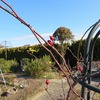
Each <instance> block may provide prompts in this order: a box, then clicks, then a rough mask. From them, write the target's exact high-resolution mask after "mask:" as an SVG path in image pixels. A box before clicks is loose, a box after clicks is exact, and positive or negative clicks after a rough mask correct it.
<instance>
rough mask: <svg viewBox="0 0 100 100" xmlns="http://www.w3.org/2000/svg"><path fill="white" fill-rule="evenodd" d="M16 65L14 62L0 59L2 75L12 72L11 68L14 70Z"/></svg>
mask: <svg viewBox="0 0 100 100" xmlns="http://www.w3.org/2000/svg"><path fill="white" fill-rule="evenodd" d="M17 66H18V63H17V62H16V61H15V60H5V59H0V68H1V69H2V71H3V73H9V72H13V70H12V69H13V68H16V67H17Z"/></svg>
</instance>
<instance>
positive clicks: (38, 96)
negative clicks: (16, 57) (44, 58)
mask: <svg viewBox="0 0 100 100" xmlns="http://www.w3.org/2000/svg"><path fill="white" fill-rule="evenodd" d="M95 65H96V69H97V68H98V69H99V68H100V62H99V64H98V63H96V64H95ZM98 66H99V67H98ZM94 69H95V68H94ZM7 76H8V75H7ZM62 80H63V83H62ZM62 80H61V79H50V80H49V81H50V82H49V85H48V86H47V85H46V84H45V79H33V78H30V77H25V76H22V75H20V74H17V75H16V78H14V79H12V81H11V83H9V84H7V88H5V86H4V84H0V95H1V96H0V100H62V99H61V98H64V95H65V97H66V95H67V92H68V89H69V85H68V83H67V80H66V78H63V79H62ZM98 83H100V77H98V78H96V77H95V78H93V79H92V84H93V86H96V85H97V84H98ZM80 87H81V86H80V85H79V84H78V85H76V87H75V89H76V90H77V92H78V93H79V94H80V91H81V90H80ZM3 93H5V94H3ZM98 95H99V96H100V94H98ZM52 98H53V99H52ZM70 100H79V99H78V98H77V97H75V96H73V95H72V98H71V99H70ZM95 100H99V99H95Z"/></svg>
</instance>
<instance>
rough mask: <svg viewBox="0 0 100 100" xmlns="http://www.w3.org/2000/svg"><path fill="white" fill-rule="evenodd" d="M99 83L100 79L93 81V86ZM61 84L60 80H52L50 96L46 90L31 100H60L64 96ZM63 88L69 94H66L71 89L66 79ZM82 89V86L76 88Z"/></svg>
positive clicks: (49, 89)
mask: <svg viewBox="0 0 100 100" xmlns="http://www.w3.org/2000/svg"><path fill="white" fill-rule="evenodd" d="M99 82H100V79H98V81H97V80H96V81H92V84H93V86H94V85H96V84H98V83H99ZM61 83H62V82H61V80H58V79H55V80H50V84H49V86H48V91H49V93H50V95H49V94H48V93H47V91H46V90H45V89H44V90H43V91H42V92H39V93H38V94H36V96H34V97H32V98H31V99H30V100H60V98H61V97H60V95H63V88H62V85H61ZM44 86H45V85H44ZM63 87H64V93H65V94H67V93H66V92H67V91H68V89H69V87H68V83H67V82H66V79H63ZM80 87H81V86H80V85H79V84H78V85H77V86H76V89H79V88H80ZM50 96H51V97H50ZM52 98H53V99H52ZM75 100H76V99H75ZM77 100H78V99H77ZM96 100H98V99H96Z"/></svg>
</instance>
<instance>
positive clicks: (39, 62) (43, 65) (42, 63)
mask: <svg viewBox="0 0 100 100" xmlns="http://www.w3.org/2000/svg"><path fill="white" fill-rule="evenodd" d="M53 65H54V63H53V62H52V61H51V58H50V56H47V55H45V56H43V57H42V58H40V59H35V60H34V61H31V63H30V64H29V65H28V66H27V68H26V69H25V70H26V73H27V74H29V75H32V76H34V77H35V78H39V77H40V76H41V75H43V73H44V72H50V71H51V68H52V66H53Z"/></svg>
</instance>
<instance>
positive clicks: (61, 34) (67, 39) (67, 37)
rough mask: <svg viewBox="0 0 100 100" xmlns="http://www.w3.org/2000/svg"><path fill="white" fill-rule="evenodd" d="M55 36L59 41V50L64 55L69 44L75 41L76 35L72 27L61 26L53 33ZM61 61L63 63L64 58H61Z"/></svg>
mask: <svg viewBox="0 0 100 100" xmlns="http://www.w3.org/2000/svg"><path fill="white" fill-rule="evenodd" d="M53 37H54V38H55V41H58V45H59V48H58V49H59V52H60V53H61V55H62V56H63V57H64V56H65V53H66V50H67V47H68V46H69V44H70V43H71V42H72V41H73V39H74V35H73V34H72V32H71V31H70V29H68V28H66V27H59V28H58V29H57V30H56V31H55V32H54V34H53ZM60 61H61V63H62V64H63V60H61V59H60Z"/></svg>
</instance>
